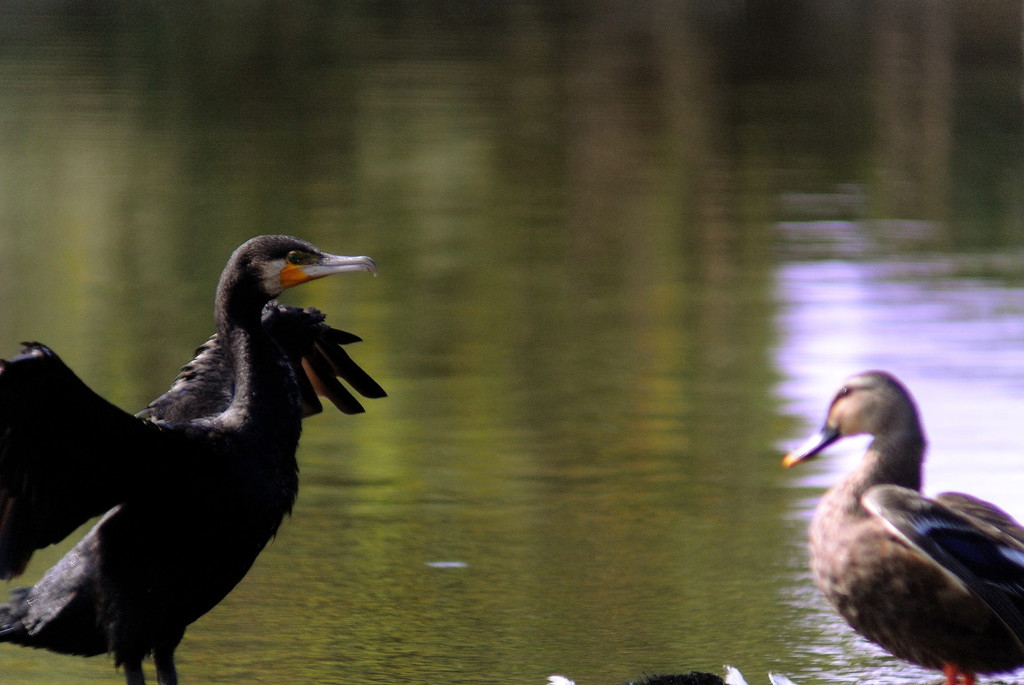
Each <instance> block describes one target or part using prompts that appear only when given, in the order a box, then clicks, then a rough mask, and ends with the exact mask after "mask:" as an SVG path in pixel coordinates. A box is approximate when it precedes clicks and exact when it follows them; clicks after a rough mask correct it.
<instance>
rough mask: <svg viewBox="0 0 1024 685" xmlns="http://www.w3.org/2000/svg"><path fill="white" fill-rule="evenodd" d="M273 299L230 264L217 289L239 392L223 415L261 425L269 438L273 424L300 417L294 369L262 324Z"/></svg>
mask: <svg viewBox="0 0 1024 685" xmlns="http://www.w3.org/2000/svg"><path fill="white" fill-rule="evenodd" d="M269 300H270V297H269V296H268V295H266V294H265V293H264V292H262V290H261V289H260V288H259V285H258V283H257V282H256V279H255V278H252V277H251V276H247V273H246V271H244V270H241V269H232V268H228V269H226V270H225V274H224V276H223V277H222V278H221V283H220V285H219V286H218V288H217V307H216V313H215V316H216V321H217V336H218V338H219V339H220V340H221V341H222V342H223V346H224V347H223V349H224V353H225V355H226V358H227V361H228V364H229V365H230V368H231V370H232V375H233V377H234V395H233V398H232V401H231V405H230V406H229V407H228V409H227V410H226V411H225V413H224V418H225V419H226V420H229V421H230V422H232V423H234V422H240V423H242V424H256V425H259V426H260V429H259V432H260V434H265V435H267V437H270V435H269V432H270V431H271V427H272V426H281V427H283V426H290V425H291V424H292V423H295V424H297V423H298V421H299V418H300V417H299V414H298V409H297V402H296V401H294V399H295V398H294V397H293V396H294V395H295V392H296V390H295V388H294V386H295V381H294V379H293V378H292V375H291V374H292V372H291V371H290V369H289V368H288V367H287V363H286V362H285V361H284V355H283V353H282V352H281V350H280V347H279V346H278V344H277V342H275V341H274V340H273V339H272V338H271V337H270V336H269V335H268V334H267V332H266V331H265V330H264V328H263V324H262V314H263V306H264V305H265V304H266V303H267V302H268V301H269ZM293 414H294V415H295V416H294V417H293V416H292V415H293ZM293 418H294V419H295V420H294V421H292V420H291V419H293ZM288 439H289V440H290V439H291V436H290V435H289V437H288ZM295 439H296V440H297V439H298V436H297V433H296V435H295Z"/></svg>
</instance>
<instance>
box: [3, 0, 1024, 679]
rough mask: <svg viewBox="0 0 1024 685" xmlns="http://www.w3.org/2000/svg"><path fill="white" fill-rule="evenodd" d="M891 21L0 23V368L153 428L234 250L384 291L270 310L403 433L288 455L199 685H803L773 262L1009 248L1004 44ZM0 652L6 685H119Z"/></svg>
mask: <svg viewBox="0 0 1024 685" xmlns="http://www.w3.org/2000/svg"><path fill="white" fill-rule="evenodd" d="M897 4H898V5H899V8H901V9H893V7H890V3H880V4H879V5H878V6H875V4H873V3H860V2H849V3H830V4H829V5H828V6H827V8H826V7H825V6H822V5H820V4H818V3H813V2H807V3H793V4H792V7H791V8H789V9H786V10H785V11H783V10H782V8H780V6H779V3H736V4H729V3H714V2H707V3H699V2H697V3H688V4H686V5H680V6H679V7H677V6H676V5H675V4H673V3H654V4H652V5H650V6H639V7H635V6H634V5H633V4H631V3H621V4H620V3H616V2H607V3H603V2H597V3H583V4H581V5H578V6H571V7H570V6H568V5H560V4H557V3H553V4H547V3H539V4H535V3H526V2H510V3H493V4H491V3H475V2H474V3H446V2H437V3H434V2H430V3H403V2H386V3H337V4H333V5H332V4H331V3H280V2H278V3H274V2H242V3H227V2H203V3H194V4H190V5H181V6H173V7H165V6H158V5H140V4H136V3H119V2H110V3H89V4H88V5H87V6H84V7H77V8H76V7H70V6H63V5H58V4H54V5H53V6H44V5H36V4H33V3H13V4H12V5H8V6H6V7H4V8H2V9H0V25H2V27H0V35H2V37H3V41H2V43H0V93H2V94H3V96H2V98H0V296H2V298H3V301H4V302H5V305H4V307H3V309H2V310H0V343H2V348H0V349H2V350H3V353H4V354H8V353H9V352H10V351H12V350H13V349H14V348H15V347H16V344H17V342H18V341H19V340H21V339H23V338H38V339H40V340H43V341H44V342H46V343H48V344H50V345H52V346H53V347H54V348H55V349H56V350H57V351H58V352H59V353H61V354H62V355H63V356H64V357H65V359H66V360H67V361H68V362H69V363H70V364H71V365H72V366H73V368H75V369H76V370H78V371H79V373H80V374H81V375H82V376H83V377H84V378H85V379H86V380H87V381H88V382H89V383H90V384H92V385H93V387H95V388H97V389H98V390H100V391H101V392H102V393H103V394H105V395H106V396H108V397H110V398H111V399H113V400H114V401H115V402H117V403H118V404H120V405H121V406H124V407H126V408H139V407H141V406H143V405H144V404H145V403H146V402H147V401H148V400H149V399H151V398H152V397H154V396H156V395H157V394H159V393H160V392H162V391H163V390H164V389H165V388H166V386H167V384H168V382H169V380H170V379H171V378H173V376H174V374H175V373H176V370H177V368H178V367H179V366H180V365H181V364H182V363H183V362H184V361H185V360H186V359H187V356H188V353H189V351H190V350H191V349H192V348H193V347H194V346H195V345H196V344H198V343H199V342H201V341H202V340H203V339H205V337H206V336H207V335H208V334H209V332H210V330H211V321H210V318H211V317H210V309H211V304H210V302H211V298H212V291H213V286H214V283H215V282H216V278H217V275H218V273H219V271H220V268H221V266H222V264H223V262H224V260H225V258H226V256H227V254H228V253H229V252H230V250H231V249H233V247H234V246H235V245H237V244H238V243H240V242H241V241H242V240H244V239H245V238H247V237H249V236H251V235H253V234H256V233H263V232H284V233H293V234H296V235H300V236H302V237H305V238H307V239H310V240H313V241H314V242H316V243H318V244H319V245H320V246H321V247H323V248H324V249H326V250H328V251H332V252H338V253H351V254H356V253H360V254H369V255H372V256H373V257H374V258H375V259H377V261H378V263H379V264H380V269H381V270H380V277H379V278H377V279H370V278H361V277H343V278H339V279H330V280H328V281H324V282H318V283H315V284H312V285H310V286H308V287H305V289H303V290H300V291H296V292H294V293H292V294H290V297H289V301H291V302H295V303H299V304H313V305H316V306H318V307H321V308H322V309H324V310H325V311H327V312H329V314H330V316H331V321H332V322H334V323H335V324H336V325H339V326H341V327H343V328H346V329H349V330H352V331H354V332H357V333H358V334H359V335H361V336H362V337H363V338H364V339H365V341H366V342H364V343H362V344H360V345H358V346H357V347H355V348H354V349H353V354H354V355H355V356H356V357H357V358H358V360H359V361H360V363H362V364H363V365H364V366H365V367H366V368H367V369H368V370H370V371H371V373H373V374H374V375H375V376H376V377H377V378H378V380H380V381H381V383H382V384H383V385H384V386H385V387H386V388H387V390H388V391H389V393H390V397H388V398H387V399H386V400H382V401H374V402H372V403H368V412H367V413H366V414H365V415H362V416H357V417H344V416H340V415H335V414H333V413H328V414H327V415H324V416H320V417H317V418H315V419H312V420H311V421H309V422H308V424H307V428H306V434H305V436H304V439H303V445H302V450H301V453H300V462H301V465H302V470H303V473H302V491H301V494H300V499H299V503H298V505H297V507H296V510H295V515H294V517H293V518H292V520H290V521H289V522H287V523H286V524H285V525H284V526H283V528H282V531H281V533H280V535H279V537H278V539H277V540H276V541H275V542H274V544H273V545H272V546H271V547H270V548H269V549H268V550H267V551H266V552H265V553H264V555H263V556H262V557H261V559H260V561H259V562H258V563H257V565H256V567H255V568H254V570H253V571H252V573H251V574H250V576H249V577H248V578H247V579H246V581H245V582H244V583H243V584H242V585H241V586H240V587H239V588H238V589H237V590H236V591H235V592H234V593H233V594H232V595H231V596H230V597H229V598H228V599H227V600H226V601H225V602H224V604H223V605H222V606H221V607H219V608H217V609H216V610H215V611H213V612H212V613H211V614H210V615H209V616H207V617H205V618H203V619H202V620H200V621H199V622H198V623H197V624H196V625H195V626H194V627H193V628H192V629H191V630H190V631H189V633H188V635H187V636H186V639H185V642H184V643H183V645H182V648H181V649H180V651H179V655H180V670H181V672H182V674H183V678H184V680H185V682H240V681H251V682H267V683H304V682H323V683H331V682H336V683H385V682H408V683H433V682H453V681H456V680H458V681H462V682H468V683H474V682H480V683H483V682H488V683H490V682H500V683H524V684H526V683H542V682H544V679H545V678H546V676H547V675H548V674H550V673H556V672H563V673H568V674H570V675H572V676H573V677H574V678H575V679H576V680H577V682H579V683H580V684H581V685H598V684H600V683H613V682H619V681H621V680H623V679H626V678H628V677H632V676H636V675H639V674H640V673H642V672H644V671H646V672H649V673H650V672H677V671H689V670H691V669H702V670H718V668H719V666H720V665H721V664H723V663H732V664H735V665H737V666H739V667H741V668H742V670H743V671H744V672H745V673H746V674H747V676H748V680H750V682H751V683H752V684H753V683H755V682H762V681H763V680H764V674H765V672H766V671H768V670H769V669H774V670H782V671H785V672H788V673H790V674H791V675H793V676H794V677H796V678H797V679H798V681H800V682H801V683H810V682H815V678H816V677H817V674H818V673H820V672H821V671H826V672H827V669H828V668H829V667H828V666H827V663H828V662H830V660H831V659H832V658H833V655H830V654H827V653H825V652H819V653H815V652H813V650H811V651H810V653H808V650H807V649H806V648H805V647H804V645H805V644H806V643H807V642H808V641H809V640H810V641H813V634H812V633H811V632H809V631H810V630H813V628H814V627H813V626H812V627H811V628H810V629H809V628H808V627H807V626H806V624H805V623H801V622H800V621H796V620H795V618H796V616H797V615H798V614H800V613H801V612H802V611H804V608H803V607H802V606H801V605H800V603H799V602H794V601H792V597H793V596H794V594H799V593H800V592H802V588H805V587H806V586H807V580H806V578H805V576H804V573H803V571H802V567H803V557H802V534H803V533H802V529H803V521H802V520H800V518H799V517H798V516H794V513H793V512H794V509H795V505H794V501H795V500H797V499H798V498H800V497H803V494H802V493H800V494H798V495H794V492H793V490H792V489H791V487H790V486H791V483H792V476H791V475H790V474H785V473H782V472H781V469H780V468H779V464H778V462H779V454H778V450H779V445H780V442H781V441H783V440H786V439H791V438H793V437H799V436H794V432H799V431H798V428H797V426H798V421H797V420H796V419H794V417H792V416H789V415H787V414H786V413H785V412H784V410H783V409H782V408H781V406H780V403H779V400H778V397H777V392H776V387H777V383H779V382H780V381H783V380H785V379H784V378H782V377H781V372H780V370H779V368H778V364H777V362H776V359H775V353H776V348H777V346H778V345H779V342H780V338H781V337H782V333H781V332H780V331H779V330H778V328H777V325H778V318H777V317H778V313H779V308H780V306H782V305H783V304H785V303H780V302H779V298H778V292H777V290H776V276H777V273H778V269H779V268H780V264H782V263H784V262H786V261H787V260H790V259H794V258H796V259H805V258H807V259H813V258H817V257H818V256H821V254H820V253H818V252H816V250H817V249H818V243H817V242H815V240H814V239H811V240H809V241H799V242H800V246H799V248H797V247H794V245H793V243H792V241H791V242H790V243H786V242H785V241H784V240H782V239H780V233H779V231H778V230H777V229H778V224H779V222H781V221H789V222H809V221H812V220H813V221H822V222H825V223H827V222H841V221H855V222H861V223H863V224H864V225H866V226H867V227H868V230H869V231H873V232H874V234H875V235H881V236H884V237H885V239H886V240H885V242H884V244H885V245H886V251H887V252H889V253H891V254H896V255H899V256H901V257H903V258H906V259H909V260H913V259H915V258H917V256H918V255H920V254H932V253H935V252H945V253H950V254H955V253H962V252H980V251H1006V250H1016V249H1020V248H1021V246H1022V243H1024V238H1022V235H1024V233H1022V230H1021V229H1022V228H1024V223H1022V218H1021V217H1022V216H1024V209H1022V208H1024V193H1022V191H1021V187H1022V185H1021V181H1022V180H1024V179H1022V176H1024V174H1022V165H1021V148H1022V145H1021V132H1022V126H1021V108H1020V99H1019V89H1020V83H1021V68H1020V49H1019V48H1020V45H1019V39H1020V30H1019V28H1020V26H1019V22H1020V17H1019V15H1020V12H1019V6H1018V5H1017V4H1015V3H1012V2H992V3H987V4H986V5H985V7H984V9H983V10H982V9H978V10H977V11H975V9H974V8H973V5H972V6H970V7H969V6H968V5H967V4H966V3H963V4H959V3H939V4H938V5H937V7H938V9H935V8H934V7H932V6H931V5H927V8H928V9H926V3H912V2H908V3H893V4H892V5H893V6H895V5H897ZM769 5H770V7H769ZM876 10H877V11H876ZM929 10H934V11H929ZM780 12H781V14H780ZM924 18H927V21H925V20H924ZM919 226H926V227H927V228H928V231H926V232H925V237H924V238H923V239H922V238H920V237H915V236H918V235H919V232H915V230H914V227H919ZM814 230H816V229H812V232H814ZM833 247H834V246H832V247H827V248H822V249H823V250H826V252H827V254H828V255H830V256H831V257H834V254H835V253H834V252H830V250H832V249H833ZM839 254H842V251H841V250H840V251H839ZM975 275H976V274H975ZM1020 275H1021V274H1020V270H1019V269H1012V268H1011V269H1009V270H1007V269H997V270H996V273H995V274H994V277H995V278H999V279H1006V280H1007V281H1008V282H1010V283H1013V282H1016V283H1018V284H1019V283H1020ZM852 370H855V369H852ZM848 371H851V369H839V370H837V371H836V378H837V379H838V378H839V377H841V376H843V375H845V373H846V372H848ZM805 418H806V417H800V419H801V420H803V419H805ZM56 556H57V552H56V551H53V552H47V553H45V554H41V555H39V558H38V559H37V560H35V561H34V562H33V565H32V567H31V568H30V569H29V571H28V573H27V576H26V579H34V578H35V577H36V576H37V575H38V574H39V573H40V572H41V570H42V569H44V568H45V567H46V565H47V564H48V563H52V561H53V560H54V559H55V558H56ZM432 562H458V564H455V565H454V566H450V567H444V566H442V567H436V566H431V565H429V564H431V563H432ZM197 573H201V562H199V563H197ZM2 651H3V658H2V667H0V679H2V680H3V681H4V682H7V681H8V680H10V682H17V683H29V682H116V680H117V678H118V677H119V676H116V675H115V674H113V673H112V668H111V666H110V664H109V662H106V661H104V660H103V659H93V660H89V661H83V660H78V659H73V658H68V657H59V656H53V655H48V654H45V653H36V652H30V651H27V650H19V649H16V648H6V647H4V648H2ZM864 663H870V665H871V667H875V666H878V665H883V666H884V664H885V662H884V661H879V662H873V661H867V660H865V661H863V662H862V664H861V666H862V667H866V666H863V664H864ZM854 679H855V678H854ZM851 681H852V680H851Z"/></svg>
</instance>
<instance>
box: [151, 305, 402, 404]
mask: <svg viewBox="0 0 1024 685" xmlns="http://www.w3.org/2000/svg"><path fill="white" fill-rule="evenodd" d="M324 319H325V316H324V314H323V313H322V312H320V311H319V310H317V309H314V308H313V307H307V308H306V309H300V308H298V307H290V306H287V305H281V304H277V303H276V302H271V303H269V304H268V305H267V306H266V307H264V309H263V326H264V327H265V328H266V329H267V331H268V332H269V333H270V335H271V336H272V337H273V338H274V339H275V340H276V341H277V342H278V344H279V345H281V347H282V348H283V349H284V351H285V353H286V354H287V355H288V359H289V361H290V362H291V365H292V368H293V370H294V372H295V378H296V380H297V381H298V384H299V390H300V391H301V397H302V415H303V416H311V415H313V414H317V413H319V412H321V411H322V410H323V405H322V404H321V403H320V399H319V397H326V398H327V399H329V400H331V402H332V403H333V404H334V405H335V406H336V407H337V408H338V409H339V410H340V411H342V412H344V413H346V414H358V413H360V412H362V411H364V410H363V406H362V405H361V404H360V403H359V400H357V399H356V398H355V396H354V395H353V394H352V393H351V392H350V391H349V390H348V389H347V388H345V386H343V385H342V384H341V383H340V382H339V381H338V379H339V378H341V379H342V380H344V381H345V382H346V383H348V384H349V385H350V386H351V387H352V389H353V390H355V391H356V392H358V393H359V394H360V395H362V396H363V397H369V398H379V397H386V396H387V393H385V392H384V389H383V388H381V387H380V385H379V384H378V383H377V382H376V381H375V380H373V378H371V377H370V375H369V374H368V373H366V372H365V371H363V369H362V368H360V367H359V365H358V364H356V363H355V362H354V361H353V360H352V358H351V357H350V356H349V355H348V353H347V352H346V351H345V350H344V349H343V347H342V346H343V345H348V344H350V343H354V342H360V341H361V340H362V339H361V338H360V337H358V336H356V335H353V334H352V333H347V332H345V331H342V330H338V329H336V328H331V327H330V326H328V325H327V324H326V323H324ZM233 393H234V379H233V377H232V375H231V370H230V367H229V366H228V364H227V360H226V359H225V358H224V353H223V350H222V349H221V347H220V346H219V344H218V341H217V336H216V335H213V336H211V337H210V339H209V340H207V341H206V342H205V343H203V344H202V345H201V346H200V347H199V348H198V349H197V350H196V353H195V356H194V357H193V358H192V361H190V362H189V363H188V364H186V365H185V366H184V367H183V368H182V369H181V372H180V373H179V374H178V377H177V378H175V380H174V383H173V384H172V385H171V388H170V389H169V390H168V391H167V392H165V393H164V394H163V395H161V396H160V397H158V398H156V399H155V400H153V401H152V402H151V403H150V404H149V406H148V407H146V408H145V409H144V410H143V411H142V412H140V413H139V416H141V417H143V418H152V419H157V420H161V421H171V422H182V421H189V420H192V419H195V418H200V417H203V416H213V415H215V414H219V413H220V412H222V411H224V410H225V409H227V407H228V405H229V404H231V398H232V395H233ZM318 396H319V397H318Z"/></svg>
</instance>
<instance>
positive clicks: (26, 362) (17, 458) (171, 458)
mask: <svg viewBox="0 0 1024 685" xmlns="http://www.w3.org/2000/svg"><path fill="white" fill-rule="evenodd" d="M184 440H185V438H184V437H183V436H182V435H179V434H178V433H177V432H176V431H172V430H167V429H165V428H162V427H160V426H158V425H156V424H154V423H151V422H146V421H140V420H138V419H137V418H135V417H134V416H132V415H131V414H128V413H127V412H124V411H122V410H121V409H119V408H117V407H116V406H114V405H113V404H111V403H110V402H108V401H106V400H105V399H103V398H102V397H100V396H99V395H97V394H96V393H95V392H93V391H92V390H91V389H90V388H89V387H88V386H87V385H85V383H83V382H82V381H81V380H80V379H79V378H78V376H76V375H75V374H74V372H72V371H71V370H70V369H69V368H68V367H67V366H66V365H65V364H64V362H63V361H61V360H60V358H59V357H58V356H57V355H56V354H54V352H53V351H52V350H50V349H49V348H47V347H45V346H43V345H40V344H39V343H27V344H26V346H25V348H24V349H23V350H22V352H21V354H19V355H18V356H16V357H14V358H13V359H11V360H10V361H0V578H2V579H4V580H6V579H10V578H12V577H14V576H17V575H19V574H20V573H21V572H22V571H24V570H25V566H26V565H27V564H28V561H29V559H30V558H31V556H32V553H33V552H34V551H35V550H37V549H41V548H43V547H46V546H47V545H50V544H53V543H54V542H57V541H59V540H61V539H63V538H64V537H66V536H67V535H68V534H69V533H71V532H72V531H73V530H74V529H75V528H77V527H78V526H80V525H81V524H82V523H84V522H85V521H87V520H88V519H90V518H92V517H93V516H97V515H99V514H101V513H103V512H104V511H106V510H108V509H110V508H111V507H113V506H114V505H116V504H118V503H119V502H121V501H123V500H124V499H125V498H126V497H127V496H128V494H130V493H131V492H133V491H137V490H138V489H139V488H140V487H142V485H143V484H144V483H146V482H147V481H148V479H151V478H163V477H166V474H165V473H161V472H160V469H163V468H166V469H168V470H169V469H173V468H176V465H177V466H178V467H182V466H181V460H182V459H187V458H188V455H190V454H194V453H195V450H194V449H193V450H191V451H190V450H188V449H186V447H187V446H188V445H187V444H186V443H185V442H183V441H184ZM182 468H187V465H186V466H183V467H182ZM168 472H169V471H168Z"/></svg>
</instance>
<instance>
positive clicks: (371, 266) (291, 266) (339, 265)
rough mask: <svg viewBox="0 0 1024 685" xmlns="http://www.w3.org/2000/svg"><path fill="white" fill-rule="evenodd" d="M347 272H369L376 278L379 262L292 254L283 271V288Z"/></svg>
mask: <svg viewBox="0 0 1024 685" xmlns="http://www.w3.org/2000/svg"><path fill="white" fill-rule="evenodd" d="M293 254H296V257H294V258H293V256H292V255H293ZM346 271H369V272H370V273H372V274H373V275H374V276H376V275H377V262H375V261H373V259H371V258H370V257H365V256H359V257H345V256H342V255H333V254H326V253H321V254H318V255H307V254H305V253H290V254H289V255H288V257H287V259H286V263H285V265H284V267H283V268H282V269H281V287H283V288H291V287H292V286H296V285H299V284H300V283H306V282H307V281H312V280H314V279H317V278H323V277H324V276H330V275H332V274H340V273H344V272H346Z"/></svg>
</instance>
